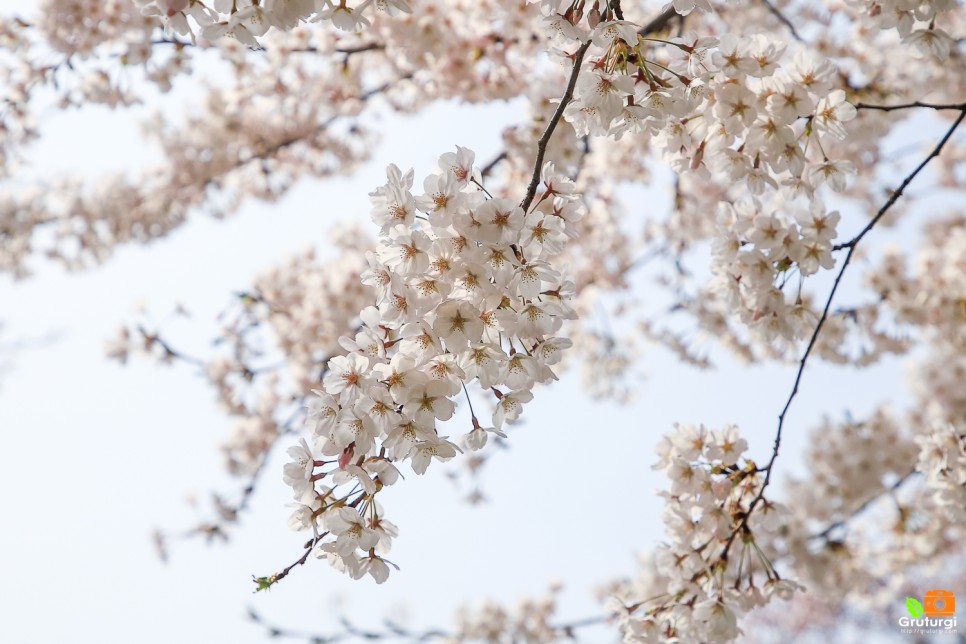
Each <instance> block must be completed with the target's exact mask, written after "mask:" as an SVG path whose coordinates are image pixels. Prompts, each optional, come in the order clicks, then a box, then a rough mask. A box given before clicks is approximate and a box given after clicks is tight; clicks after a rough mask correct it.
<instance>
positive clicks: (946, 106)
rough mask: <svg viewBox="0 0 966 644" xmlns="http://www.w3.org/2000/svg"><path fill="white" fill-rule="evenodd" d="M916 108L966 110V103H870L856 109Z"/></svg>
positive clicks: (860, 104)
mask: <svg viewBox="0 0 966 644" xmlns="http://www.w3.org/2000/svg"><path fill="white" fill-rule="evenodd" d="M915 107H926V108H929V109H931V110H959V111H960V112H961V111H963V110H966V103H946V104H944V103H923V102H921V101H915V102H914V103H901V104H899V105H870V104H869V103H856V104H855V108H856V109H859V110H879V111H880V112H892V111H894V110H909V109H912V108H915Z"/></svg>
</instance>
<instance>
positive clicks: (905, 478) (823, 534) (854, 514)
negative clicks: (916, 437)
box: [808, 470, 916, 541]
mask: <svg viewBox="0 0 966 644" xmlns="http://www.w3.org/2000/svg"><path fill="white" fill-rule="evenodd" d="M915 473H916V471H915V470H912V471H910V472H907V473H905V474H903V475H902V476H901V477H899V479H898V480H897V481H896V482H895V483H893V484H892V485H890V486H889V487H888V488H886V489H884V490H880V491H879V493H877V494H875V495H873V496H870V497H869V498H867V499H866V500H865V501H863V502H862V503H861V504H860V505H859V506H858V507H857V508H855V509H854V510H852V511H851V512H849V514H848V515H847V516H845V517H843V518H841V519H839V520H838V521H835V522H833V523H831V524H829V526H828V527H827V528H825V529H824V530H822V531H821V532H818V533H816V534H813V535H812V536H810V537H809V538H808V541H814V540H817V539H825V540H827V539H828V537H829V535H830V534H832V532H834V531H835V530H838V529H839V528H841V527H844V526H845V524H846V523H848V522H849V521H851V520H852V519H854V518H855V517H857V516H859V515H860V514H862V513H863V512H865V511H866V510H868V509H869V508H870V507H871V506H872V504H873V503H875V502H876V501H878V500H879V499H880V498H882V496H883V495H885V494H892V493H893V492H895V491H896V490H898V489H899V488H900V487H902V485H903V484H904V483H905V482H906V481H908V480H909V479H911V478H912V476H913V475H914V474H915Z"/></svg>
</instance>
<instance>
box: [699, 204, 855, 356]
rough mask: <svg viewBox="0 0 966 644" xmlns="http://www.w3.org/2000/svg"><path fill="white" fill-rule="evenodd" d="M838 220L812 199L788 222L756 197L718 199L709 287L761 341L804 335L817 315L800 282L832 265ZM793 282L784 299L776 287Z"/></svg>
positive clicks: (800, 337) (811, 329)
mask: <svg viewBox="0 0 966 644" xmlns="http://www.w3.org/2000/svg"><path fill="white" fill-rule="evenodd" d="M839 219H840V216H839V213H838V212H837V211H832V212H827V211H826V210H825V207H824V206H823V204H822V202H821V200H818V199H816V200H814V201H813V202H812V204H811V207H810V208H809V209H808V210H798V211H797V212H796V213H795V218H794V221H790V218H789V217H787V216H784V215H783V213H782V212H781V211H774V212H769V211H768V210H765V209H764V208H763V207H762V204H760V203H759V202H757V201H756V200H752V201H749V202H739V203H738V204H734V205H733V204H730V203H722V204H721V205H720V206H719V209H718V217H717V225H718V236H717V237H716V238H715V240H714V244H713V248H712V268H711V270H712V272H713V273H714V274H715V276H716V280H715V282H714V284H713V286H712V288H717V289H720V291H721V292H722V297H724V298H725V299H726V300H727V301H728V302H729V304H730V308H731V309H732V310H736V311H738V313H739V316H740V319H741V321H742V322H744V323H745V324H747V325H748V326H749V327H751V328H752V329H754V330H756V331H758V332H759V333H760V335H761V336H762V337H764V338H765V339H766V340H772V339H774V338H776V337H781V338H784V339H786V340H801V339H803V338H807V337H808V336H810V335H811V333H812V332H813V331H814V329H815V324H816V323H817V321H818V318H817V316H816V315H815V312H814V311H813V310H812V308H811V307H810V306H808V305H807V304H806V303H805V302H804V301H803V299H802V297H801V283H802V281H803V280H804V278H805V277H807V276H809V275H812V274H814V273H816V272H817V271H818V270H819V269H820V268H824V269H830V268H832V267H833V266H834V265H835V260H834V259H833V258H832V240H833V239H834V238H835V231H836V226H837V224H838V221H839ZM796 273H797V279H794V276H795V275H796ZM796 283H797V286H798V288H797V289H794V288H793V292H794V299H793V302H792V303H787V302H786V295H785V293H784V291H783V290H782V289H783V288H784V287H785V286H786V285H789V284H791V285H792V286H793V287H794V285H795V284H796Z"/></svg>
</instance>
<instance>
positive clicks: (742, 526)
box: [721, 107, 966, 560]
mask: <svg viewBox="0 0 966 644" xmlns="http://www.w3.org/2000/svg"><path fill="white" fill-rule="evenodd" d="M963 118H966V107H964V108H963V109H962V110H961V111H960V113H959V117H958V118H957V119H956V120H955V122H953V124H952V126H951V127H950V128H949V130H948V131H947V132H946V134H945V136H943V138H942V139H941V140H940V141H939V143H938V144H937V145H936V147H935V148H933V150H932V152H930V153H929V156H927V157H926V158H925V159H924V160H923V162H922V163H920V164H919V165H918V166H917V167H916V169H915V170H913V171H912V173H911V174H909V175H908V176H907V177H906V178H905V179H904V180H903V182H902V183H901V184H900V185H899V188H898V189H896V190H895V191H894V192H893V193H892V196H891V197H889V200H888V201H886V203H885V204H884V205H883V206H882V207H881V208H880V209H879V211H878V212H877V213H876V214H875V217H873V218H872V221H870V222H869V223H868V224H867V225H866V226H865V228H863V229H862V231H861V232H859V234H858V235H856V236H855V237H854V238H853V239H852V241H850V242H849V243H848V244H847V245H846V247H847V248H848V249H849V252H848V254H847V255H846V256H845V259H844V260H843V261H842V267H841V268H840V269H839V272H838V275H836V276H835V282H834V283H833V284H832V290H831V291H830V292H829V294H828V299H827V300H826V301H825V308H824V309H823V310H822V316H821V317H820V318H819V320H818V324H816V325H815V331H813V332H812V337H811V338H810V339H809V341H808V346H807V347H806V348H805V353H803V354H802V358H801V360H799V363H798V372H797V373H796V374H795V382H794V384H793V385H792V391H791V393H790V394H789V396H788V400H786V401H785V406H784V407H783V408H782V411H781V413H780V414H779V415H778V429H777V431H776V432H775V444H774V446H773V447H772V453H771V458H770V459H769V461H768V465H766V466H765V467H764V468H762V470H761V471H763V472H765V480H764V481H763V482H762V484H761V488H760V489H759V490H758V493H757V494H756V495H755V497H754V498H753V499H752V501H751V503H750V504H749V505H748V510H747V512H745V514H744V516H743V517H742V518H741V521H740V522H739V523H738V525H737V527H735V529H734V531H733V532H732V533H731V535H730V536H729V537H728V539H727V541H726V542H725V547H724V550H722V552H721V558H722V559H723V560H726V559H727V557H728V551H729V550H730V548H731V546H732V544H733V543H734V541H735V538H736V537H737V536H738V534H739V533H742V532H745V531H746V530H747V528H748V520H749V518H750V517H751V515H752V513H754V511H755V508H756V507H757V506H758V504H759V503H761V501H762V500H763V499H764V498H765V488H767V487H768V484H769V483H770V482H771V476H772V473H773V472H774V465H775V461H776V460H777V459H778V452H779V449H780V448H781V442H782V431H783V430H784V427H785V416H786V414H788V410H789V409H790V408H791V406H792V401H794V400H795V396H796V395H798V388H799V385H800V384H801V382H802V375H803V374H804V373H805V364H806V363H807V362H808V357H809V356H810V355H811V354H812V350H813V349H814V348H815V345H816V343H817V342H818V334H819V332H820V331H821V330H822V327H823V326H824V325H825V321H826V320H827V319H828V314H829V310H830V309H831V308H832V300H833V299H835V293H836V292H837V291H838V288H839V284H840V283H841V281H842V276H843V275H844V274H845V270H846V269H847V268H848V267H849V262H850V261H851V260H852V256H853V255H854V254H855V249H856V248H857V246H858V243H859V242H860V241H861V240H862V238H864V237H865V236H866V234H868V232H869V231H870V230H872V228H873V227H874V226H875V225H876V224H877V223H878V222H879V221H880V220H881V219H882V217H883V216H885V214H886V212H888V211H889V209H890V208H891V207H892V206H893V205H894V204H895V203H896V201H898V199H899V197H901V196H902V193H903V191H904V190H905V189H906V187H907V186H908V185H909V184H910V183H912V181H913V179H915V178H916V176H917V175H918V174H919V173H920V172H921V171H922V169H923V168H925V167H926V164H928V163H929V162H930V161H931V160H932V159H934V158H935V157H937V156H939V153H940V152H941V151H942V149H943V147H944V146H945V145H946V143H947V142H948V141H949V139H950V138H951V137H952V135H953V132H955V131H956V128H958V127H959V125H960V124H961V123H962V122H963Z"/></svg>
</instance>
